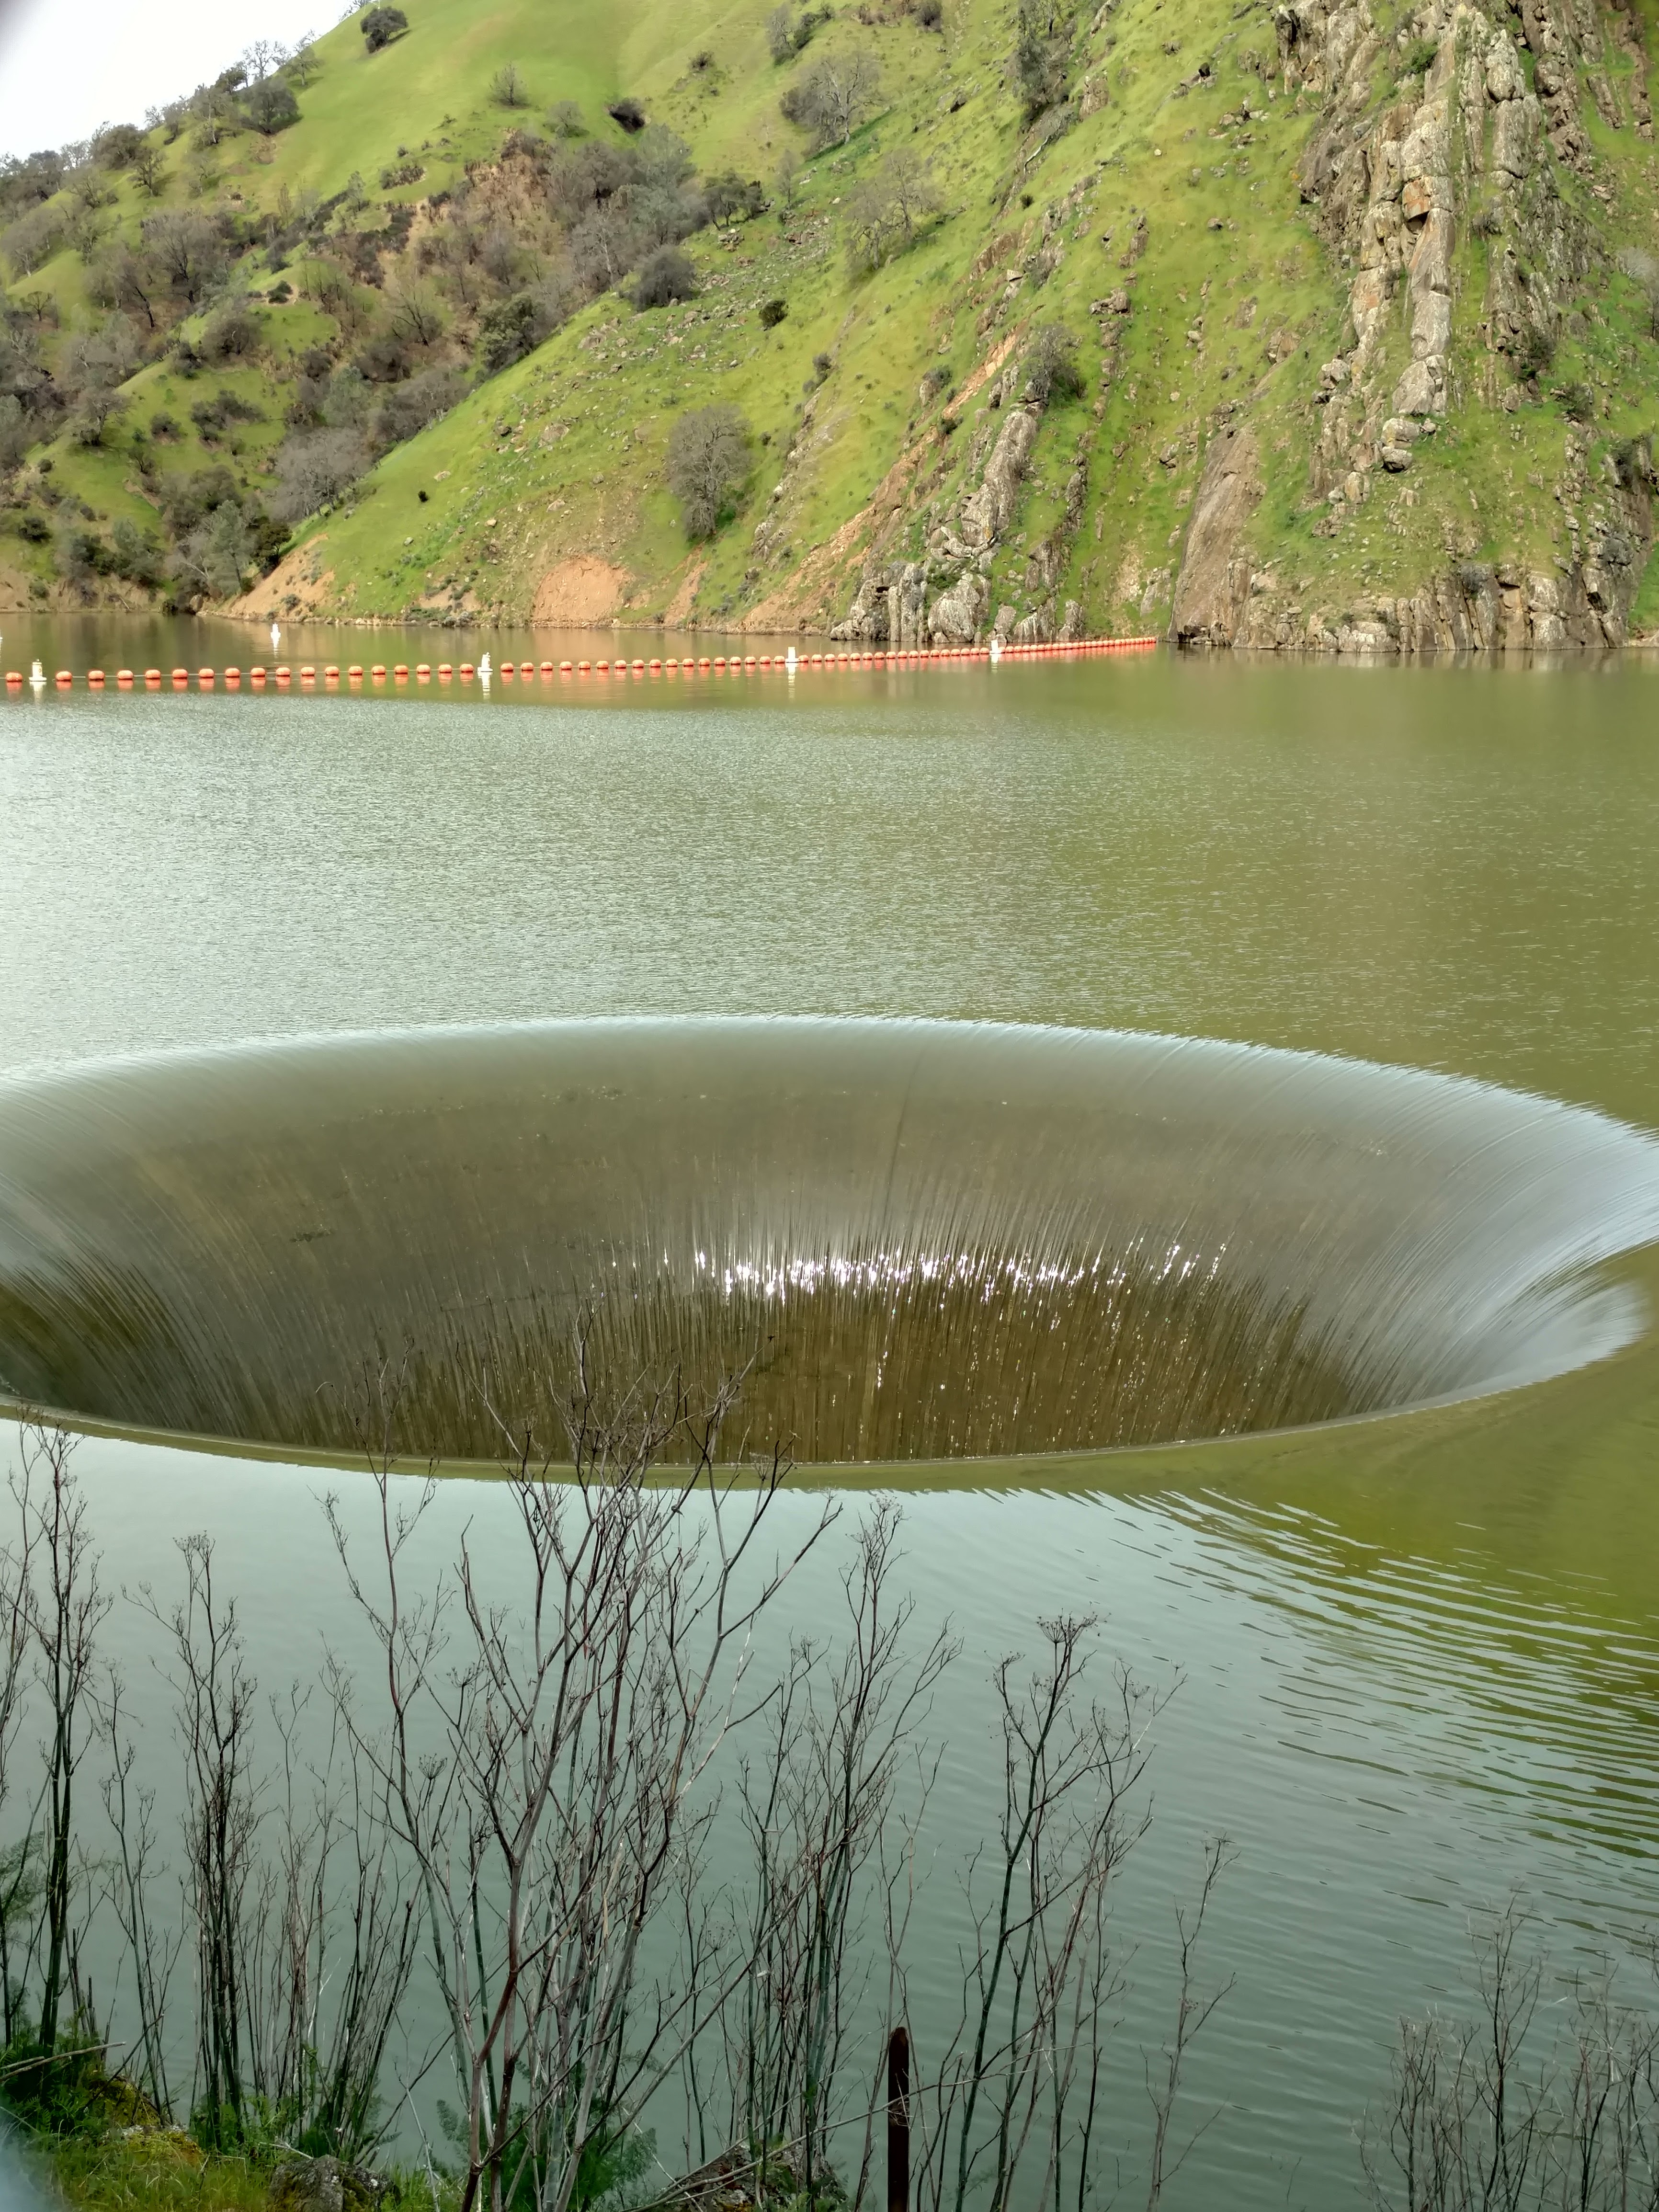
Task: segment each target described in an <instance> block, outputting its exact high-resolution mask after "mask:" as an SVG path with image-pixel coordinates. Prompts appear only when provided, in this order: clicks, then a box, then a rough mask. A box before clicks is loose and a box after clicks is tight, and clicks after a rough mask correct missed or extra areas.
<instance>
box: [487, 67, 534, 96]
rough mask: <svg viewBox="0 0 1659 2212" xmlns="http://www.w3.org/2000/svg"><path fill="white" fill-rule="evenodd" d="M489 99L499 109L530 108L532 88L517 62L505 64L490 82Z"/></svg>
mask: <svg viewBox="0 0 1659 2212" xmlns="http://www.w3.org/2000/svg"><path fill="white" fill-rule="evenodd" d="M489 97H490V98H491V100H494V101H495V105H496V106H497V107H528V106H529V105H530V88H529V86H528V85H527V84H526V82H525V81H524V73H523V71H522V70H520V67H519V65H518V64H517V63H516V62H503V63H502V64H501V68H500V69H498V70H496V72H495V76H492V77H491V78H490V80H489Z"/></svg>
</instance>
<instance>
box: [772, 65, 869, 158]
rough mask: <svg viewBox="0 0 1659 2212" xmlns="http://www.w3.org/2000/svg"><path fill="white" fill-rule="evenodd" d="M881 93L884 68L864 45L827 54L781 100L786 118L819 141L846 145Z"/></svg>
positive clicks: (829, 144)
mask: <svg viewBox="0 0 1659 2212" xmlns="http://www.w3.org/2000/svg"><path fill="white" fill-rule="evenodd" d="M880 96H881V71H880V70H878V68H877V66H876V63H875V59H874V57H873V56H872V55H871V54H869V53H867V52H866V51H865V50H864V48H863V47H862V46H855V47H854V49H853V50H852V52H850V53H846V54H837V55H833V56H831V55H826V57H825V58H824V59H823V61H821V62H816V63H814V64H813V65H812V67H811V69H810V70H808V71H807V72H806V74H805V76H804V77H802V78H801V80H800V82H799V83H798V84H793V85H791V86H790V88H789V89H788V91H787V92H786V93H785V94H784V95H783V98H782V99H781V100H780V101H779V102H778V106H779V109H780V111H781V113H782V115H783V118H784V120H785V121H786V122H787V123H793V124H795V125H799V128H800V129H801V130H803V131H810V132H811V136H812V139H813V142H814V143H815V144H817V145H818V146H820V147H823V146H844V145H845V144H846V143H847V141H848V139H849V138H850V137H852V135H853V133H854V131H856V130H857V129H858V127H859V125H860V123H862V122H863V121H864V120H865V118H866V116H868V115H870V114H871V113H872V112H873V111H874V109H875V106H876V102H877V100H878V99H879V98H880Z"/></svg>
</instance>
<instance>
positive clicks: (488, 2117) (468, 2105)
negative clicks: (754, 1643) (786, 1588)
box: [333, 1337, 834, 2212]
mask: <svg viewBox="0 0 1659 2212" xmlns="http://www.w3.org/2000/svg"><path fill="white" fill-rule="evenodd" d="M587 1352H588V1342H587V1339H586V1337H584V1339H583V1341H582V1344H581V1346H580V1351H579V1357H578V1373H579V1383H578V1389H577V1395H576V1397H575V1399H574V1401H573V1403H572V1406H571V1409H570V1413H569V1417H568V1423H567V1435H566V1438H565V1449H566V1450H567V1451H568V1455H569V1461H570V1464H571V1470H572V1472H571V1474H570V1475H569V1477H568V1479H560V1478H561V1477H562V1476H563V1472H564V1471H563V1470H562V1468H557V1467H556V1463H555V1462H554V1461H553V1459H552V1458H551V1456H550V1455H549V1453H548V1452H547V1451H546V1449H544V1447H542V1446H541V1445H540V1444H538V1442H537V1440H536V1438H535V1437H534V1436H533V1434H532V1433H531V1432H529V1431H523V1432H520V1434H519V1435H518V1436H517V1437H516V1439H515V1440H514V1441H513V1445H512V1456H511V1458H510V1460H509V1461H508V1462H507V1468H506V1472H507V1479H508V1484H509V1492H510V1495H511V1498H512V1500H513V1508H514V1512H515V1516H516V1519H517V1522H518V1524H519V1529H520V1540H521V1541H520V1547H519V1558H518V1562H517V1565H518V1569H519V1571H520V1574H521V1576H522V1577H523V1578H524V1583H523V1587H524V1589H525V1595H524V1598H523V1610H522V1613H520V1612H519V1611H518V1610H517V1609H515V1608H514V1607H512V1606H510V1605H509V1604H508V1603H507V1602H506V1601H505V1600H504V1598H503V1597H501V1596H500V1595H492V1594H491V1591H490V1589H489V1583H488V1578H487V1577H486V1575H485V1572H484V1567H483V1561H482V1560H481V1559H479V1558H478V1557H477V1555H476V1554H475V1553H474V1551H473V1548H472V1545H471V1541H470V1540H465V1541H463V1544H462V1547H461V1553H460V1557H459V1562H458V1564H457V1565H456V1567H455V1569H454V1571H453V1574H451V1575H448V1576H447V1577H444V1579H443V1580H442V1581H441V1583H439V1584H438V1585H437V1586H436V1587H435V1589H431V1590H430V1591H428V1592H427V1593H425V1594H416V1592H413V1591H411V1589H410V1588H409V1587H408V1583H407V1577H406V1570H405V1565H404V1561H405V1554H406V1553H407V1551H408V1547H409V1546H410V1543H411V1541H413V1539H414V1537H415V1534H416V1530H417V1528H418V1527H419V1525H420V1521H421V1518H422V1514H423V1513H424V1511H425V1510H426V1507H427V1505H428V1504H429V1501H430V1498H431V1496H432V1490H431V1486H430V1483H429V1482H428V1485H427V1486H426V1487H425V1489H424V1490H422V1492H420V1493H419V1495H418V1497H417V1498H416V1500H415V1501H414V1502H413V1503H411V1504H404V1503H402V1502H401V1501H400V1500H399V1499H398V1498H397V1497H396V1494H395V1492H394V1490H393V1486H392V1473H393V1467H394V1464H395V1453H394V1451H393V1449H392V1443H393V1438H394V1436H395V1422H396V1406H397V1401H398V1395H399V1392H398V1385H397V1383H396V1381H395V1379H393V1380H390V1381H386V1380H383V1382H382V1384H381V1386H380V1408H381V1410H380V1416H379V1427H378V1431H377V1432H376V1433H375V1434H374V1435H368V1433H367V1432H366V1442H367V1443H368V1449H369V1455H370V1462H371V1465H372V1467H373V1468H374V1476H375V1480H376V1483H377V1486H378V1490H379V1500H380V1534H379V1545H378V1553H377V1559H376V1566H375V1571H374V1579H373V1583H372V1584H371V1583H370V1581H369V1579H368V1577H367V1574H366V1572H360V1571H359V1570H358V1568H357V1566H356V1563H355V1560H354V1558H353V1554H352V1550H351V1547H350V1545H349V1541H348V1539H347V1535H346V1533H345V1529H344V1526H343V1522H342V1521H341V1520H340V1518H339V1516H338V1513H337V1510H334V1511H333V1525H334V1530H335V1537H336V1542H337V1546H338V1548H339V1552H340V1556H341V1559H342V1561H343V1565H344V1566H345V1570H346V1573H347V1577H348V1580H349V1587H350V1589H351V1592H352V1595H353V1596H354V1598H355V1599H356V1602H357V1604H358V1606H359V1607H360V1608H361V1610H362V1614H363V1617H364V1619H365V1620H366V1621H367V1622H368V1625H369V1626H370V1628H371V1630H372V1631H373V1632H374V1637H375V1638H376V1640H377V1642H378V1643H379V1645H380V1651H381V1654H382V1663H383V1665H384V1668H385V1688H384V1696H385V1726H384V1729H383V1730H382V1731H381V1732H380V1734H378V1735H368V1733H366V1732H365V1733H364V1734H363V1735H360V1737H359V1739H358V1741H360V1743H361V1744H362V1746H363V1747H364V1748H365V1750H366V1752H367V1753H368V1755H369V1756H370V1757H371V1759H373V1760H374V1762H375V1771H376V1773H377V1775H378V1777H379V1778H380V1783H381V1785H382V1787H383V1789H384V1790H385V1793H386V1807H387V1809H388V1814H389V1816H390V1818H391V1820H392V1823H393V1826H394V1831H395V1833H396V1836H397V1838H398V1842H399V1844H401V1845H402V1847H403V1848H404V1849H405V1850H407V1851H408V1852H409V1853H410V1856H411V1858H412V1861H413V1863H414V1865H415V1866H416V1869H418V1878H419V1882H420V1887H421V1890H422V1899H423V1904H424V1910H425V1913H426V1917H427V1920H428V1929H429V1932H430V1936H431V1940H432V1947H433V1965H434V1968H435V1973H436V1977H437V1981H438V1985H439V1989H440V1990H441V1995H442V1998H443V2002H444V2004H445V2008H446V2010H447V2015H448V2021H449V2033H450V2042H451V2048H452V2052H453V2060H454V2064H455V2068H456V2072H457V2075H458V2078H459V2087H460V2090H461V2095H462V2107H463V2122H462V2134H463V2141H462V2143H461V2146H460V2148H461V2153H462V2158H463V2160H464V2165H463V2171H462V2176H461V2192H460V2208H461V2212H473V2207H474V2206H475V2205H477V2204H478V2203H480V2202H481V2201H486V2202H487V2203H489V2206H490V2208H491V2212H501V2207H502V2206H503V2205H505V2204H506V2203H507V2202H508V2201H509V2200H511V2201H513V2203H525V2202H526V2201H527V2202H530V2203H533V2204H534V2205H535V2206H536V2208H537V2212H565V2208H566V2207H567V2206H568V2203H569V2202H570V2198H571V2195H572V2192H573V2191H574V2187H575V2185H576V2180H577V2176H578V2174H579V2172H580V2171H581V2170H582V2168H583V2165H584V2161H589V2162H590V2163H591V2162H592V2160H596V2159H599V2158H603V2157H604V2156H605V2155H606V2154H607V2153H608V2152H609V2151H610V2150H611V2149H612V2148H614V2147H615V2146H616V2145H617V2143H618V2142H621V2141H623V2139H624V2138H625V2137H626V2136H628V2135H629V2132H630V2131H631V2130H632V2129H633V2128H634V2126H635V2123H636V2120H637V2118H638V2115H639V2113H640V2112H641V2110H642V2109H643V2107H644V2106H645V2105H646V2103H647V2101H648V2100H649V2098H650V2096H651V2094H652V2093H653V2091H654V2089H655V2088H656V2087H658V2086H659V2084H660V2083H661V2082H662V2081H664V2080H665V2079H666V2078H667V2077H668V2076H669V2075H671V2073H673V2072H674V2071H676V2070H677V2069H678V2067H679V2065H680V2063H681V2062H682V2060H683V2058H684V2054H685V2051H686V2050H687V2048H688V2047H689V2046H690V2044H691V2043H692V2042H693V2041H694V2040H695V2039H696V2036H697V2034H698V2033H700V2032H701V2030H702V2027H704V2026H705V2025H706V2023H707V2021H708V2019H709V2018H710V2017H711V2007H712V2006H714V2005H716V2004H717V2003H718V2002H720V2000H721V1999H723V1997H724V1996H725V1994H726V1992H725V1990H723V1989H721V1990H716V1991H714V1992H713V1993H711V1992H708V1991H707V1990H702V1989H701V1988H700V1987H699V1986H698V1985H697V1984H696V1981H695V1980H693V1979H690V1978H686V1977H685V1976H684V1974H681V1975H678V1976H676V1975H674V1974H666V1975H664V1976H659V1977H655V1978H653V1979H652V1980H651V1981H650V1983H649V1984H648V1985H645V1984H642V1982H641V1966H640V1950H641V1942H642V1941H643V1938H644V1936H645V1934H646V1930H647V1928H649V1927H650V1926H651V1925H652V1924H653V1923H655V1922H656V1921H657V1920H658V1918H659V1915H660V1914H662V1913H664V1912H665V1911H673V1910H674V1909H675V1906H676V1904H677V1901H678V1900H683V1899H684V1896H685V1895H686V1894H687V1893H690V1892H692V1891H695V1888H696V1868H697V1865H698V1863H699V1861H700V1857H701V1853H702V1846H703V1843H704V1840H705V1838H706V1835H707V1828H708V1817H709V1808H708V1804H707V1802H704V1801H703V1800H702V1799H701V1798H700V1796H699V1792H700V1791H701V1790H702V1784H703V1783H704V1780H705V1778H706V1775H707V1771H708V1764H709V1761H710V1759H712V1758H713V1756H714V1753H715V1750H716V1749H717V1747H718V1746H719V1745H720V1742H721V1741H723V1740H724V1738H725V1736H726V1731H727V1729H729V1727H730V1726H731V1725H732V1723H733V1722H734V1721H735V1720H736V1719H738V1718H739V1717H741V1699H742V1694H743V1679H744V1662H743V1656H742V1655H743V1651H744V1648H745V1646H746V1643H747V1639H748V1638H749V1637H750V1633H751V1632H752V1631H753V1629H754V1627H755V1626H756V1624H757V1621H758V1620H759V1619H760V1617H761V1615H762V1614H763V1613H764V1611H765V1609H766V1608H767V1607H768V1606H769V1604H770V1603H771V1602H772V1601H773V1599H774V1598H775V1596H776V1595H777V1592H778V1590H779V1589H780V1588H781V1586H782V1584H783V1582H784V1580H785V1579H786V1577H787V1574H788V1573H789V1571H790V1569H791V1567H792V1566H793V1564H794V1563H795V1561H796V1560H798V1559H799V1558H800V1557H801V1556H803V1554H804V1553H805V1551H806V1550H807V1549H808V1548H809V1547H811V1544H813V1543H814V1542H816V1541H817V1537H818V1535H819V1534H821V1533H822V1531H823V1529H824V1528H826V1527H828V1525H829V1522H830V1521H831V1520H832V1519H833V1517H834V1508H833V1507H830V1506H826V1507H825V1509H824V1510H823V1512H822V1513H821V1514H820V1515H818V1516H817V1517H816V1518H815V1520H814V1521H813V1522H811V1524H810V1525H809V1527H808V1529H807V1531H806V1534H805V1537H804V1539H803V1541H802V1542H801V1543H800V1544H799V1546H798V1547H796V1549H795V1551H794V1552H793V1554H792V1555H790V1556H789V1557H787V1558H786V1559H783V1560H781V1561H778V1560H775V1561H774V1562H773V1563H772V1564H771V1565H769V1566H766V1565H762V1564H761V1563H760V1561H759V1559H758V1556H757V1545H758V1541H759V1539H760V1536H761V1534H762V1531H763V1528H764V1527H765V1525H766V1520H767V1514H768V1510H769V1506H770V1505H771V1504H772V1501H773V1500H774V1498H775V1496H776V1494H777V1491H778V1488H779V1486H780V1485H781V1482H782V1480H783V1479H784V1476H785V1474H786V1472H787V1462H785V1460H784V1458H783V1456H782V1455H781V1453H777V1452H775V1453H774V1454H773V1455H771V1456H770V1458H769V1460H767V1461H765V1462H762V1463H761V1464H759V1465H758V1466H757V1468H755V1469H754V1470H753V1471H752V1474H751V1476H750V1485H751V1486H750V1489H749V1491H748V1492H746V1493H745V1492H742V1491H740V1490H739V1488H738V1477H737V1476H735V1475H731V1474H728V1475H726V1476H724V1477H722V1476H720V1474H717V1467H718V1462H719V1459H720V1437H721V1432H722V1430H723V1428H724V1426H725V1424H726V1419H727V1418H728V1416H729V1415H730V1413H731V1412H732V1407H733V1405H734V1403H735V1401H736V1395H737V1393H736V1386H735V1385H727V1386H726V1387H724V1388H722V1389H720V1391H719V1392H717V1393H716V1395H715V1397H714V1401H713V1402H712V1403H711V1404H709V1405H708V1406H707V1407H701V1408H698V1407H693V1405H692V1404H691V1403H690V1401H689V1400H688V1398H687V1395H686V1394H685V1392H684V1389H683V1387H682V1386H681V1384H680V1383H679V1382H678V1379H676V1380H674V1381H671V1382H670V1383H666V1384H664V1385H662V1386H660V1387H658V1388H647V1387H645V1386H638V1387H636V1388H635V1389H631V1390H629V1391H628V1392H626V1393H624V1394H623V1396H622V1398H621V1400H620V1401H619V1402H618V1403H617V1405H616V1406H615V1407H614V1408H611V1409H610V1410H603V1409H602V1407H601V1403H600V1399H599V1395H598V1394H597V1392H596V1390H595V1389H594V1387H593V1384H592V1378H591V1375H590V1370H589V1365H588V1358H587ZM504 1433H505V1431H504ZM671 1453H675V1454H679V1453H684V1454H686V1455H689V1458H690V1468H689V1471H686V1472H684V1473H683V1474H680V1476H679V1478H678V1480H676V1481H675V1483H674V1484H673V1486H671V1487H666V1486H665V1487H654V1486H653V1478H654V1477H656V1476H658V1475H659V1474H660V1473H661V1471H662V1469H663V1465H664V1462H665V1458H666V1457H667V1456H668V1455H670V1454H671ZM434 1739H435V1741H436V1743H437V1745H438V1746H439V1747H438V1748H435V1749H430V1750H427V1751H425V1752H424V1753H422V1752H421V1751H420V1750H418V1749H417V1745H419V1744H421V1743H422V1741H425V1742H428V1743H429V1742H431V1741H433V1740H434Z"/></svg>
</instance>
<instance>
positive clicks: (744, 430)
mask: <svg viewBox="0 0 1659 2212" xmlns="http://www.w3.org/2000/svg"><path fill="white" fill-rule="evenodd" d="M665 472H666V475H667V477H668V486H669V489H670V490H671V492H672V493H673V494H674V496H675V497H676V499H678V501H679V502H680V508H681V512H682V514H683V516H684V522H685V534H686V536H687V537H688V538H709V537H712V536H713V535H714V532H715V530H716V529H717V528H718V527H719V525H720V517H721V516H722V515H723V514H724V513H726V509H727V507H729V506H730V505H731V503H732V501H733V500H734V499H735V498H736V496H737V494H738V491H739V490H740V489H742V486H743V483H744V477H746V476H747V475H748V473H749V425H748V423H747V422H745V421H744V417H743V416H741V415H740V414H739V413H738V410H737V409H736V408H735V407H723V406H717V407H694V408H692V409H691V410H690V411H689V412H687V413H686V414H684V415H682V416H679V417H678V420H677V421H676V422H675V424H674V427H673V428H672V429H671V431H670V432H669V434H668V454H667V459H666V464H665Z"/></svg>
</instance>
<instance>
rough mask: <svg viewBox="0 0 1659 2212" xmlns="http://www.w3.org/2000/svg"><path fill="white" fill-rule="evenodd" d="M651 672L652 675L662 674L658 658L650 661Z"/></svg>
mask: <svg viewBox="0 0 1659 2212" xmlns="http://www.w3.org/2000/svg"><path fill="white" fill-rule="evenodd" d="M651 673H652V674H653V676H660V675H661V674H662V663H661V661H660V660H653V662H652V664H651Z"/></svg>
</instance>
